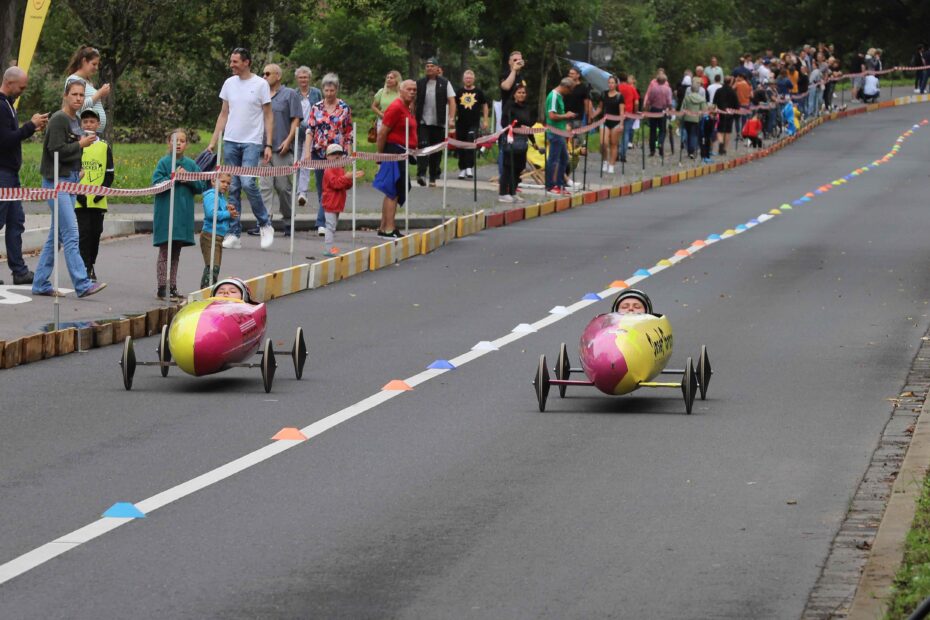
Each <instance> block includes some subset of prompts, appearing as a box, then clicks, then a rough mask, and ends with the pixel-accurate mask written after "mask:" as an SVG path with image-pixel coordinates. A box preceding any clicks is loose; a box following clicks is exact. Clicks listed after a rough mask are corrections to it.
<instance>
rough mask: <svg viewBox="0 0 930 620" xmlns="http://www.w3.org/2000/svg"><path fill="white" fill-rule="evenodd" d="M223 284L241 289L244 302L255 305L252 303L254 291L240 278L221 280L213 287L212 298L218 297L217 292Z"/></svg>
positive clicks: (211, 290)
mask: <svg viewBox="0 0 930 620" xmlns="http://www.w3.org/2000/svg"><path fill="white" fill-rule="evenodd" d="M223 284H232V285H233V286H235V287H236V288H238V289H239V292H241V293H242V301H244V302H245V303H247V304H251V303H254V302H253V301H252V291H251V290H249V285H248V284H246V283H245V281H244V280H241V279H239V278H224V279H222V280H220V281H219V282H217V283H216V284H214V285H213V288H212V289H210V296H211V297H216V291H217V290H218V289H219V288H220V286H222V285H223Z"/></svg>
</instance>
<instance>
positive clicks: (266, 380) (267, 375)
mask: <svg viewBox="0 0 930 620" xmlns="http://www.w3.org/2000/svg"><path fill="white" fill-rule="evenodd" d="M277 367H278V365H277V364H276V363H275V361H274V349H273V348H272V343H271V338H267V339H265V349H264V351H263V352H262V383H263V384H264V386H265V393H266V394H267V393H268V392H270V391H271V384H272V383H274V371H275V370H276V369H277Z"/></svg>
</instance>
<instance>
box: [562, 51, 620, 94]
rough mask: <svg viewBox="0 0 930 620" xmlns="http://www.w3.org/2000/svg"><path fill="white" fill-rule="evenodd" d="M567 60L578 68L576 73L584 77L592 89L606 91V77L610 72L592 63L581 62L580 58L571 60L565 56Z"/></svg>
mask: <svg viewBox="0 0 930 620" xmlns="http://www.w3.org/2000/svg"><path fill="white" fill-rule="evenodd" d="M565 60H567V61H568V62H570V63H572V65H573V66H574V67H575V68H576V69H578V73H580V74H581V77H583V78H584V80H585V82H587V83H588V84H590V85H591V87H592V88H594V90H598V91H601V92H606V91H607V78H609V77H610V76H611V75H613V74H612V73H610V71H604V70H603V69H601V68H600V67H595V66H594V65H592V64H589V63H586V62H581V61H580V60H572V59H570V58H566V59H565Z"/></svg>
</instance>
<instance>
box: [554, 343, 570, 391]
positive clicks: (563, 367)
mask: <svg viewBox="0 0 930 620" xmlns="http://www.w3.org/2000/svg"><path fill="white" fill-rule="evenodd" d="M571 374H572V365H571V363H570V362H569V361H568V347H566V346H565V343H564V342H563V343H562V346H560V347H559V356H558V357H557V358H556V360H555V378H556V379H558V380H559V381H566V380H568V379H569V378H570V377H571ZM567 388H568V386H567V385H559V397H560V398H565V390H566V389H567Z"/></svg>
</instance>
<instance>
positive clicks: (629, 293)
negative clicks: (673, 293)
mask: <svg viewBox="0 0 930 620" xmlns="http://www.w3.org/2000/svg"><path fill="white" fill-rule="evenodd" d="M631 297H632V298H634V299H638V300H639V301H640V302H642V304H643V307H644V308H646V313H647V314H652V313H653V312H652V300H651V299H649V295H647V294H646V293H644V292H642V291H641V290H639V289H636V288H626V289H623V290H622V291H620V293H619V294H618V295H617V298H616V299H614V303H613V306H611V308H610V311H611V312H617V310H619V308H620V302H622V301H623V300H624V299H629V298H631Z"/></svg>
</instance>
